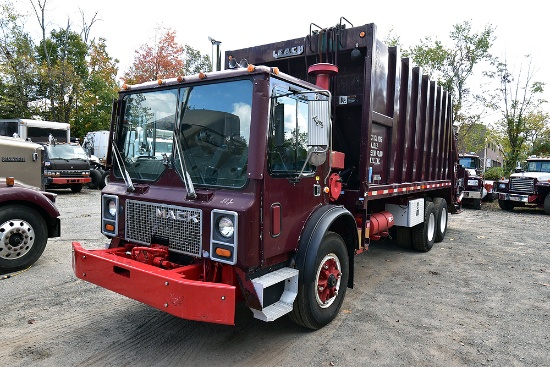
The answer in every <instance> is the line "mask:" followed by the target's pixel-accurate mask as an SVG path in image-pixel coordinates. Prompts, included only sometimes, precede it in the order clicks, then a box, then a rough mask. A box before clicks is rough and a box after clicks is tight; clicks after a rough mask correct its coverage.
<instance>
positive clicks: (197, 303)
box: [73, 242, 236, 325]
mask: <svg viewBox="0 0 550 367" xmlns="http://www.w3.org/2000/svg"><path fill="white" fill-rule="evenodd" d="M123 255H124V249H107V250H86V249H84V248H82V246H81V245H80V243H78V242H73V270H74V273H75V275H76V276H77V277H78V278H80V279H82V280H85V281H88V282H90V283H93V284H97V285H99V286H101V287H103V288H106V289H110V290H112V291H114V292H116V293H119V294H122V295H124V296H126V297H129V298H132V299H135V300H137V301H139V302H142V303H145V304H147V305H149V306H153V307H155V308H157V309H159V310H162V311H165V312H168V313H170V314H172V315H174V316H177V317H181V318H183V319H187V320H196V321H205V322H212V323H217V324H226V325H234V323H235V300H236V293H235V286H232V285H227V284H223V283H210V282H203V281H200V280H196V279H194V278H197V274H198V273H199V271H198V270H197V267H196V266H193V265H189V266H184V267H181V268H177V269H172V270H165V269H161V268H157V267H155V266H153V265H148V264H144V263H141V262H138V261H135V260H132V259H129V258H127V257H124V256H123Z"/></svg>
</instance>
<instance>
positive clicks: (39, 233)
mask: <svg viewBox="0 0 550 367" xmlns="http://www.w3.org/2000/svg"><path fill="white" fill-rule="evenodd" d="M47 240H48V229H47V227H46V222H45V221H44V218H42V216H40V214H38V212H37V211H36V210H34V209H32V208H29V207H26V206H22V205H11V206H6V207H4V208H2V211H1V212H0V271H2V272H11V271H16V270H20V269H24V268H27V267H29V266H31V265H32V264H34V263H35V262H36V260H38V258H39V257H40V256H41V255H42V253H43V252H44V248H45V247H46V242H47Z"/></svg>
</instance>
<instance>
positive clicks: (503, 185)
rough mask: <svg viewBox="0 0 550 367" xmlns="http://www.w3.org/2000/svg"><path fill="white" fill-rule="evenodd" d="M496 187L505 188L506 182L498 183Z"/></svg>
mask: <svg viewBox="0 0 550 367" xmlns="http://www.w3.org/2000/svg"><path fill="white" fill-rule="evenodd" d="M498 188H499V189H505V188H506V184H503V183H501V184H498Z"/></svg>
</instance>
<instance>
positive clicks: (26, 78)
mask: <svg viewBox="0 0 550 367" xmlns="http://www.w3.org/2000/svg"><path fill="white" fill-rule="evenodd" d="M0 11H1V14H0V36H1V37H2V38H1V39H0V93H1V94H0V115H1V116H3V117H4V118H15V117H21V118H25V117H27V118H28V117H31V116H32V115H33V114H34V112H35V111H34V108H33V102H34V101H35V100H36V98H37V96H36V92H37V74H38V64H37V61H36V59H35V57H34V52H33V50H34V43H33V41H32V39H31V37H30V36H29V35H28V34H27V33H25V32H24V30H23V28H22V26H21V25H20V24H19V22H18V20H19V19H20V17H21V15H19V14H18V13H17V12H16V11H15V10H14V8H13V5H12V4H11V3H4V4H1V5H0Z"/></svg>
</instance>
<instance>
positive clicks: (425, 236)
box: [412, 201, 436, 252]
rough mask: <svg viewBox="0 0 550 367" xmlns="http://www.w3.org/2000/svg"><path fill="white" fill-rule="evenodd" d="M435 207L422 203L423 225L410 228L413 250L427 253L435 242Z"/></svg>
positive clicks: (427, 202)
mask: <svg viewBox="0 0 550 367" xmlns="http://www.w3.org/2000/svg"><path fill="white" fill-rule="evenodd" d="M435 228H436V225H435V206H434V203H432V202H429V201H426V202H425V203H424V223H420V224H418V225H416V226H414V227H413V228H412V234H413V247H414V249H415V250H418V251H422V252H428V251H430V250H431V249H432V247H433V245H434V241H435Z"/></svg>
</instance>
